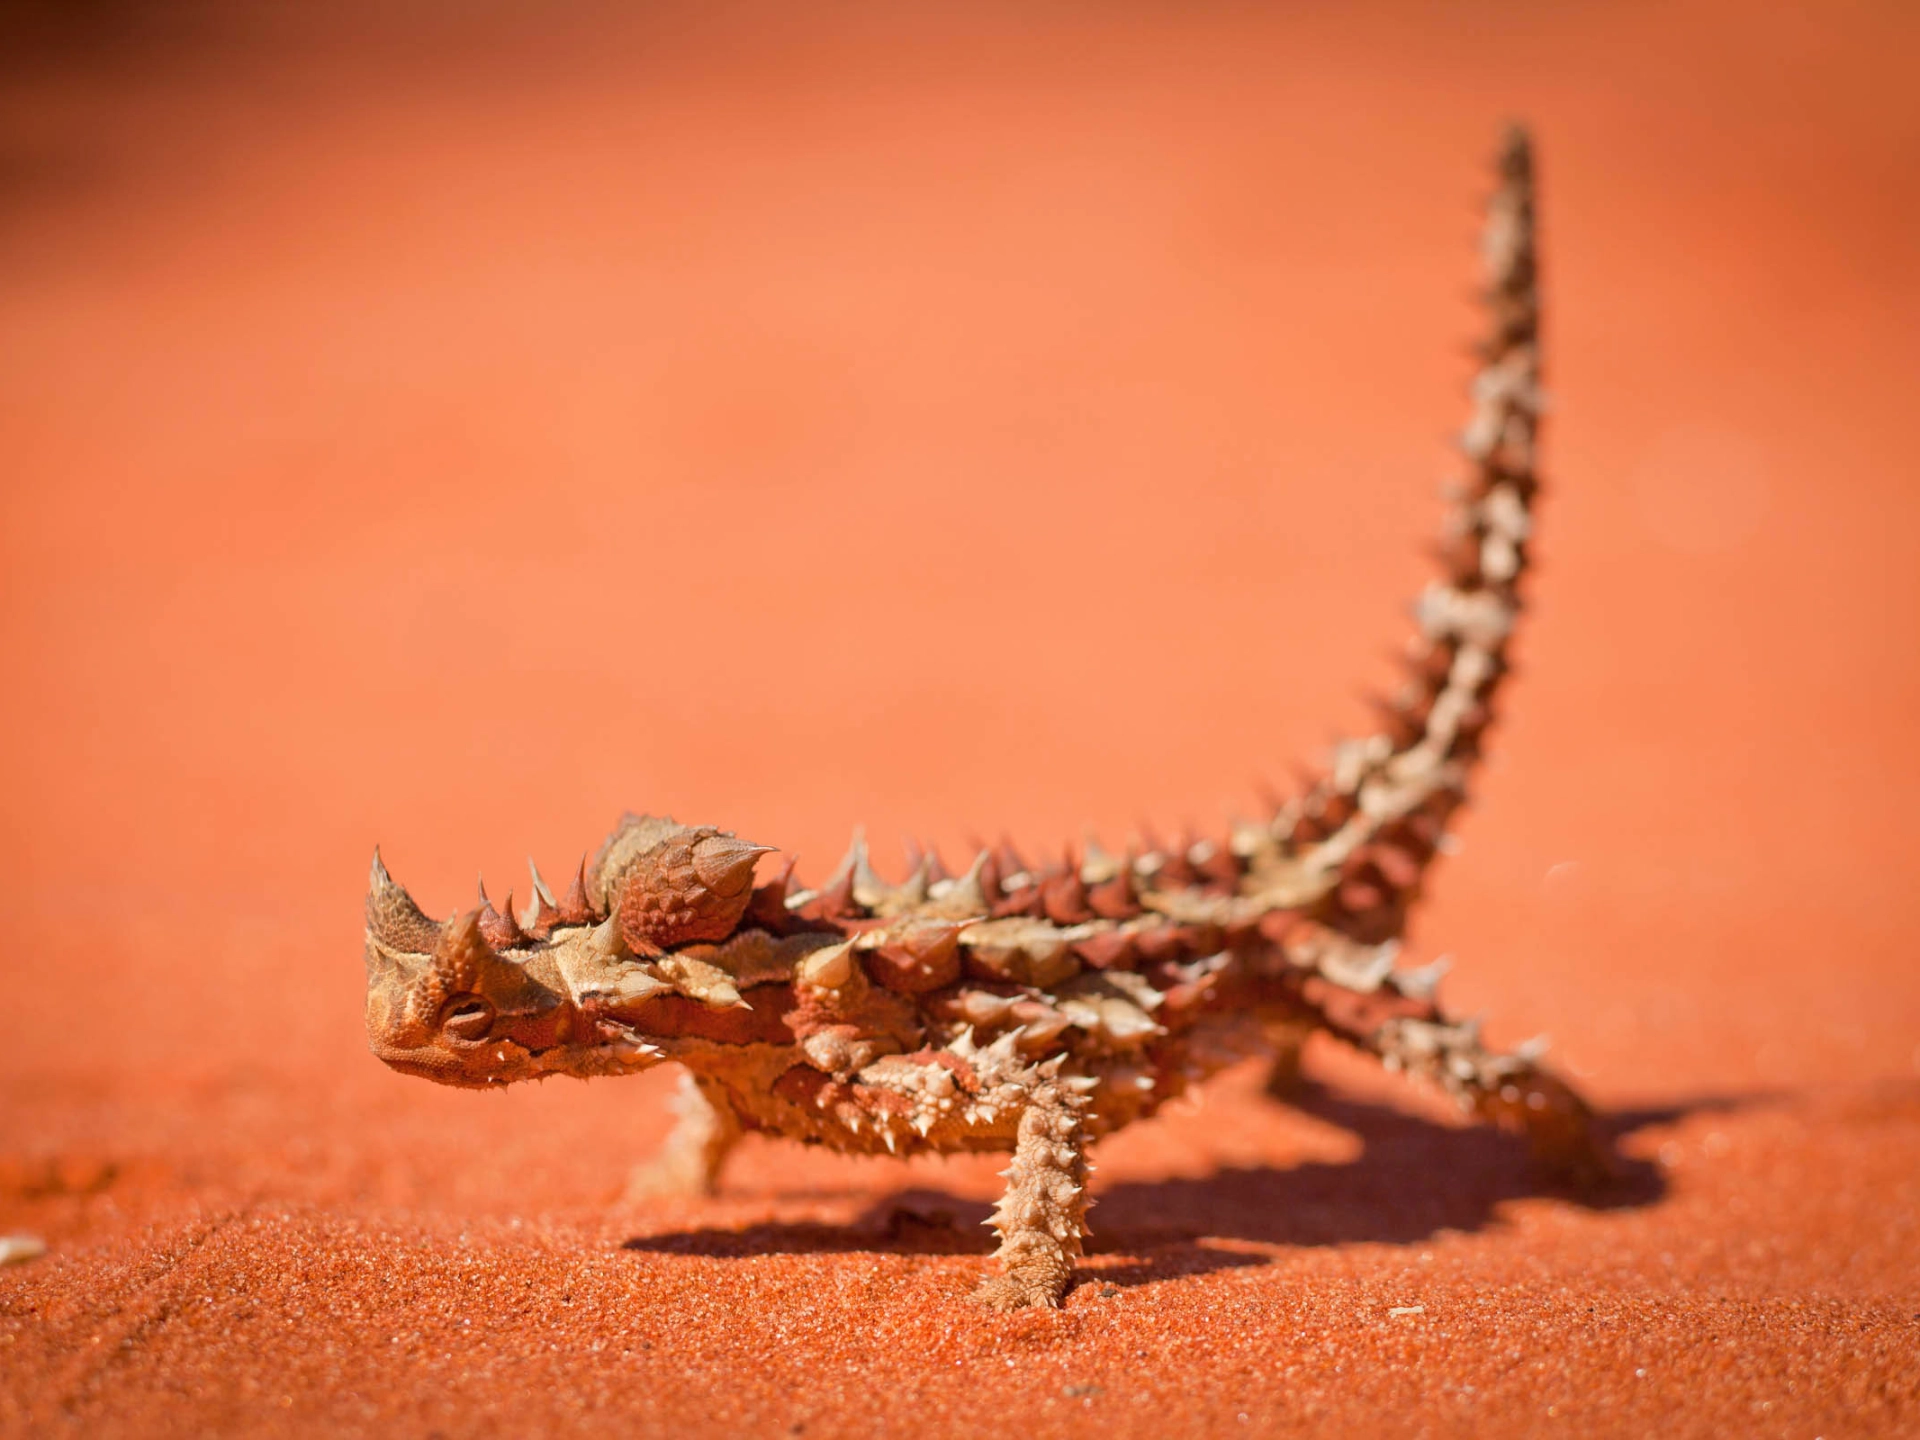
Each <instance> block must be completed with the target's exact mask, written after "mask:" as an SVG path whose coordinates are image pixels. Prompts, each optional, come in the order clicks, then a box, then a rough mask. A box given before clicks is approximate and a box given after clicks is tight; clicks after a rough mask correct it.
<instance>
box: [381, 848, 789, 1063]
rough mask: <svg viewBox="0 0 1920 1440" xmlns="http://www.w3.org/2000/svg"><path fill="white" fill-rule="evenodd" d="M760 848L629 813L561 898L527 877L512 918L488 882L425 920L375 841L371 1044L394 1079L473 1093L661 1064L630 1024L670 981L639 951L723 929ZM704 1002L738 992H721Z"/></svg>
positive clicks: (739, 905) (734, 917)
mask: <svg viewBox="0 0 1920 1440" xmlns="http://www.w3.org/2000/svg"><path fill="white" fill-rule="evenodd" d="M763 853H765V848H764V847H762V846H757V845H746V844H743V843H741V842H739V841H737V840H735V839H733V838H732V837H731V836H724V835H721V834H720V833H719V832H717V831H714V830H711V829H704V828H702V829H694V828H690V827H686V826H680V825H675V824H674V823H673V822H672V821H670V820H667V821H661V820H654V819H652V818H651V817H628V819H627V820H624V821H623V822H622V823H621V827H620V828H619V829H618V830H616V831H615V832H614V835H613V836H611V837H609V840H608V842H607V844H606V845H603V846H602V847H601V851H600V854H599V855H598V856H596V857H595V859H594V862H593V865H592V867H591V870H590V871H589V869H588V867H586V866H584V865H583V866H582V870H581V877H580V879H579V880H577V881H576V882H575V884H574V888H573V890H572V892H571V893H569V895H568V896H567V898H566V899H565V900H563V901H560V902H557V903H556V902H554V901H553V900H552V898H551V895H550V894H549V893H548V892H547V890H546V888H545V886H544V885H543V884H542V883H541V882H540V880H539V878H538V876H537V874H536V876H535V879H534V888H535V896H536V901H535V905H534V907H533V909H532V911H531V912H530V913H529V914H528V916H527V917H526V918H527V924H526V926H525V927H524V928H523V927H522V924H521V923H520V921H519V920H518V919H516V917H515V916H514V913H513V904H512V899H511V897H509V898H508V901H507V903H506V906H505V908H504V909H503V910H495V909H494V907H493V905H492V904H491V903H490V902H488V901H487V899H486V894H485V891H484V890H483V891H482V892H481V903H480V906H479V908H477V909H473V910H468V911H466V912H464V913H462V914H459V915H456V916H454V917H453V918H451V919H449V920H445V921H436V920H433V919H430V918H428V916H427V915H426V914H425V913H423V912H422V911H421V909H420V907H419V906H418V905H417V904H415V903H414V900H413V897H412V896H411V895H409V894H408V893H407V892H406V890H405V889H404V888H403V887H402V886H400V885H399V884H398V883H396V882H395V880H394V879H393V877H392V876H391V875H389V874H388V873H387V868H386V866H385V865H383V864H382V863H381V861H380V856H379V853H378V852H377V851H376V852H375V854H374V857H373V871H372V876H371V879H370V883H369V886H368V891H367V907H366V921H367V928H366V962H367V1044H368V1047H369V1048H370V1049H371V1050H372V1051H373V1053H374V1054H375V1055H377V1056H378V1057H379V1058H380V1059H381V1060H383V1061H385V1062H386V1063H387V1064H388V1065H390V1066H392V1067H393V1068H394V1069H396V1070H399V1071H401V1072H402V1073H403V1074H408V1075H417V1076H421V1077H423V1078H425V1079H428V1080H435V1081H438V1082H440V1083H441V1084H443V1085H461V1086H467V1087H470V1088H475V1089H484V1088H491V1087H494V1086H499V1085H508V1084H512V1083H513V1082H514V1081H516V1080H528V1079H535V1078H538V1077H541V1076H545V1075H551V1074H566V1075H575V1076H580V1077H586V1076H591V1075H609V1074H627V1073H630V1072H632V1071H634V1070H637V1069H644V1068H646V1067H647V1066H649V1065H652V1064H654V1063H657V1062H658V1061H660V1060H663V1059H665V1058H667V1057H666V1051H665V1050H664V1049H662V1048H661V1046H660V1045H658V1044H655V1043H652V1042H651V1041H649V1040H648V1038H647V1037H646V1036H645V1035H644V1034H643V1033H642V1032H641V1031H640V1030H637V1029H636V1028H635V1023H636V1022H637V1021H638V1020H639V1019H640V1014H641V1013H644V1012H643V1002H644V1001H645V1000H647V999H648V998H650V997H651V996H653V995H655V994H657V993H660V992H664V991H667V990H669V989H670V988H672V986H671V984H670V983H669V982H668V981H666V980H663V979H662V978H661V976H660V974H659V972H658V971H657V970H656V968H655V967H654V966H653V965H651V964H650V963H646V962H648V961H649V960H651V959H652V958H655V957H660V956H662V955H663V954H664V953H665V952H666V951H667V950H669V949H670V948H671V947H673V946H675V945H678V944H682V943H686V942H699V941H707V940H717V939H720V938H722V937H724V936H725V935H727V934H728V933H730V932H731V931H732V930H733V928H734V927H735V925H736V924H737V923H738V922H739V920H740V918H741V916H742V914H743V913H744V912H745V909H746V906H747V903H748V899H749V896H750V892H751V888H752V880H753V862H754V860H755V859H756V858H757V857H758V856H759V855H760V854H763ZM687 983H688V981H687V979H686V978H685V977H682V979H681V981H680V984H681V986H682V987H685V986H686V985H687ZM710 990H711V987H710ZM700 998H702V999H704V1000H707V1001H708V1003H710V1004H711V1003H718V1004H721V1005H726V1004H738V1003H739V997H738V995H737V994H734V993H733V992H732V991H731V989H730V988H724V987H722V988H720V989H718V990H711V993H708V992H701V993H700ZM636 1007H642V1009H641V1010H640V1011H639V1012H638V1013H637V1011H636Z"/></svg>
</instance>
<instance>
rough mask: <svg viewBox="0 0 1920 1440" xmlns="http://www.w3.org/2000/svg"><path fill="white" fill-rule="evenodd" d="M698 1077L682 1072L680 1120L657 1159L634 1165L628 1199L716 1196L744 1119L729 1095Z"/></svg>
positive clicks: (677, 1100) (676, 1103) (677, 1102)
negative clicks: (728, 1099)
mask: <svg viewBox="0 0 1920 1440" xmlns="http://www.w3.org/2000/svg"><path fill="white" fill-rule="evenodd" d="M710 1086H711V1082H710V1081H705V1080H702V1079H701V1078H700V1077H699V1076H697V1075H682V1076H681V1077H680V1088H679V1090H678V1091H676V1092H675V1093H674V1097H673V1109H674V1113H675V1114H676V1115H678V1116H679V1122H678V1123H677V1124H676V1125H675V1126H674V1127H673V1129H672V1131H671V1132H669V1134H668V1135H667V1138H666V1140H665V1141H664V1142H663V1143H662V1144H661V1146H660V1151H659V1153H658V1154H656V1155H655V1156H654V1157H653V1159H651V1160H649V1161H647V1162H646V1163H644V1164H642V1165H639V1166H637V1167H635V1169H634V1172H633V1175H632V1177H631V1178H630V1179H629V1180H628V1181H627V1190H626V1195H625V1198H626V1199H627V1200H629V1201H633V1200H644V1199H649V1198H652V1197H655V1196H661V1195H711V1194H713V1193H714V1191H715V1190H716V1189H718V1188H719V1182H720V1170H721V1167H722V1166H724V1165H725V1164H726V1163H727V1156H728V1155H730V1154H731V1153H732V1152H733V1147H734V1146H735V1145H736V1144H738V1143H739V1140H740V1133H741V1132H740V1121H739V1119H738V1117H737V1116H735V1114H734V1112H733V1106H732V1105H730V1104H729V1103H728V1102H727V1099H726V1096H725V1095H724V1094H721V1093H720V1092H718V1091H717V1090H713V1089H710Z"/></svg>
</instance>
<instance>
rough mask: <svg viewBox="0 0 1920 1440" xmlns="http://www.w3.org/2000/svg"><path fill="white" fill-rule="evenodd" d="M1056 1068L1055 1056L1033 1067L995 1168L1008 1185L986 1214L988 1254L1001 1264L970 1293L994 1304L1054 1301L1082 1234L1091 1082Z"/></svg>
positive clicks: (1013, 1307) (1069, 1275)
mask: <svg viewBox="0 0 1920 1440" xmlns="http://www.w3.org/2000/svg"><path fill="white" fill-rule="evenodd" d="M1059 1071H1060V1062H1059V1061H1057V1060H1054V1061H1050V1062H1048V1063H1047V1064H1045V1065H1041V1066H1039V1067H1037V1068H1036V1069H1035V1070H1034V1071H1032V1072H1031V1074H1032V1076H1033V1079H1032V1081H1031V1082H1030V1083H1029V1085H1028V1086H1027V1093H1026V1096H1025V1101H1024V1104H1023V1105H1022V1108H1021V1111H1020V1125H1019V1135H1018V1138H1017V1140H1016V1141H1015V1143H1014V1151H1013V1163H1012V1164H1011V1165H1009V1166H1008V1167H1007V1168H1006V1169H1005V1170H1003V1171H1002V1172H1001V1174H1003V1175H1004V1176H1005V1177H1006V1181H1007V1188H1006V1193H1005V1194H1003V1195H1002V1196H1001V1197H1000V1203H999V1205H998V1206H997V1207H995V1209H994V1212H993V1218H992V1219H991V1220H989V1221H988V1222H987V1223H988V1224H990V1225H992V1226H993V1228H994V1230H995V1232H996V1233H997V1234H998V1235H999V1236H1000V1248H999V1249H998V1250H996V1251H995V1252H994V1258H996V1259H997V1260H999V1261H1000V1263H1001V1267H1002V1268H1001V1273H1000V1274H998V1275H994V1276H990V1277H989V1278H988V1279H986V1280H984V1281H982V1282H981V1284H980V1287H979V1289H977V1290H975V1291H974V1293H973V1298H974V1299H975V1300H978V1301H979V1302H980V1303H981V1304H983V1305H987V1306H990V1307H991V1308H993V1309H995V1310H1019V1309H1025V1308H1028V1307H1040V1308H1049V1309H1050V1308H1052V1307H1054V1306H1056V1305H1058V1304H1059V1303H1060V1300H1061V1297H1062V1296H1064V1295H1065V1294H1066V1292H1067V1284H1068V1282H1069V1281H1070V1280H1071V1279H1072V1276H1073V1262H1074V1260H1075V1259H1076V1258H1077V1257H1078V1256H1079V1255H1080V1253H1081V1245H1082V1242H1083V1240H1084V1238H1085V1236H1086V1234H1087V1223H1086V1213H1087V1205H1088V1200H1087V1171H1088V1168H1089V1167H1088V1165H1087V1160H1086V1140H1087V1137H1086V1132H1085V1127H1084V1125H1083V1118H1084V1112H1085V1110H1086V1105H1087V1101H1086V1095H1085V1091H1086V1089H1088V1088H1091V1082H1086V1081H1080V1080H1078V1079H1076V1078H1075V1077H1072V1076H1062V1075H1061V1074H1060V1073H1059Z"/></svg>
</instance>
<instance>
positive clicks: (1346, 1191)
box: [622, 1084, 1767, 1285]
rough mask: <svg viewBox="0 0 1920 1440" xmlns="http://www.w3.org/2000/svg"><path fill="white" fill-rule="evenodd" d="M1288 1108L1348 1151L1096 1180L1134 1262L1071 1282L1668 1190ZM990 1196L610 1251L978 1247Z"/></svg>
mask: <svg viewBox="0 0 1920 1440" xmlns="http://www.w3.org/2000/svg"><path fill="white" fill-rule="evenodd" d="M1766 1100H1767V1097H1764V1096H1741V1097H1732V1098H1727V1097H1705V1098H1701V1099H1697V1100H1690V1101H1682V1102H1677V1103H1675V1104H1672V1105H1667V1106H1662V1107H1660V1108H1657V1109H1645V1110H1630V1111H1616V1112H1613V1113H1611V1114H1608V1115H1605V1116H1603V1117H1601V1123H1602V1125H1603V1127H1604V1129H1605V1131H1606V1133H1607V1134H1608V1135H1609V1136H1610V1137H1611V1138H1612V1139H1613V1140H1614V1141H1616V1142H1617V1141H1618V1140H1620V1139H1621V1138H1623V1137H1624V1136H1627V1135H1630V1134H1632V1133H1633V1132H1634V1131H1636V1130H1640V1129H1644V1128H1646V1127H1648V1126H1653V1125H1666V1124H1671V1123H1673V1122H1674V1121H1677V1120H1680V1119H1683V1118H1685V1117H1686V1116H1689V1115H1694V1114H1701V1113H1710V1112H1715V1111H1729V1110H1738V1109H1745V1108H1747V1107H1749V1106H1751V1105H1755V1104H1764V1103H1766ZM1289 1103H1290V1104H1292V1105H1294V1106H1295V1107H1296V1108H1298V1109H1300V1110H1302V1111H1305V1112H1306V1113H1307V1114H1310V1115H1314V1116H1316V1117H1318V1118H1319V1119H1322V1120H1325V1121H1327V1122H1329V1123H1331V1124H1334V1125H1338V1126H1340V1127H1342V1128H1343V1129H1346V1130H1348V1131H1350V1132H1351V1133H1352V1134H1354V1135H1356V1136H1358V1137H1359V1138H1360V1140H1361V1141H1362V1142H1363V1143H1364V1148H1363V1149H1362V1151H1361V1153H1360V1154H1359V1155H1358V1156H1357V1157H1356V1158H1354V1159H1352V1160H1349V1161H1342V1162H1338V1163H1328V1162H1324V1161H1309V1162H1306V1163H1304V1164H1300V1165H1295V1166H1289V1167H1285V1168H1280V1167H1270V1166H1258V1167H1230V1168H1226V1169H1222V1170H1218V1171H1216V1172H1215V1173H1213V1174H1212V1175H1209V1176H1206V1177H1204V1178H1201V1179H1176V1180H1155V1181H1130V1182H1124V1183H1121V1184H1118V1185H1114V1186H1111V1187H1109V1188H1106V1189H1103V1190H1101V1191H1100V1192H1099V1195H1098V1206H1097V1208H1096V1210H1095V1211H1094V1215H1093V1224H1094V1234H1093V1235H1092V1236H1091V1237H1090V1238H1089V1241H1088V1245H1087V1251H1088V1253H1089V1254H1091V1255H1125V1256H1130V1257H1136V1260H1137V1263H1133V1264H1126V1265H1109V1266H1103V1267H1102V1268H1101V1269H1100V1270H1099V1271H1098V1272H1097V1274H1094V1275H1090V1276H1088V1277H1087V1281H1086V1282H1083V1283H1097V1284H1103V1285H1135V1284H1142V1283H1145V1282H1147V1281H1149V1280H1162V1279H1167V1278H1170V1277H1172V1276H1175V1275H1189V1274H1196V1273H1200V1272H1203V1271H1209V1270H1218V1269H1227V1268H1236V1267H1241V1266H1248V1265H1262V1264H1266V1263H1267V1262H1268V1261H1269V1259H1270V1258H1271V1256H1270V1255H1269V1254H1268V1253H1267V1251H1266V1250H1264V1249H1260V1250H1242V1249H1236V1248H1234V1242H1243V1243H1247V1244H1252V1245H1257V1246H1262V1247H1266V1246H1311V1245H1341V1244H1349V1243H1372V1244H1388V1245H1407V1244H1413V1243H1415V1242H1418V1241H1421V1240H1427V1239H1431V1238H1432V1237H1434V1236H1436V1235H1438V1234H1440V1233H1442V1232H1444V1231H1459V1232H1466V1233H1472V1232H1474V1231H1478V1230H1481V1229H1484V1228H1486V1227H1487V1226H1488V1225H1489V1224H1491V1223H1493V1222H1494V1220H1495V1219H1496V1218H1497V1215H1498V1211H1499V1207H1500V1206H1501V1205H1502V1204H1503V1203H1505V1202H1507V1201H1510V1200H1524V1199H1530V1198H1538V1197H1552V1198H1558V1199H1563V1200H1565V1201H1567V1202H1568V1203H1569V1204H1574V1205H1578V1206H1580V1207H1581V1208H1583V1209H1588V1210H1625V1209H1636V1208H1640V1207H1643V1206H1647V1205H1652V1204H1654V1203H1656V1202H1657V1201H1659V1200H1660V1199H1661V1198H1662V1197H1663V1196H1664V1195H1665V1193H1666V1182H1665V1180H1664V1179H1663V1178H1662V1176H1661V1174H1660V1170H1659V1167H1658V1166H1656V1165H1654V1164H1653V1163H1652V1162H1650V1161H1646V1160H1638V1159H1633V1158H1631V1157H1628V1156H1624V1155H1619V1154H1617V1153H1616V1156H1615V1161H1614V1164H1615V1172H1616V1173H1615V1178H1614V1179H1613V1181H1612V1182H1611V1183H1610V1184H1608V1185H1607V1186H1606V1187H1604V1188H1603V1189H1601V1190H1599V1191H1595V1192H1582V1191H1575V1190H1571V1189H1569V1188H1567V1187H1565V1186H1563V1185H1560V1184H1557V1183H1555V1182H1554V1181H1553V1180H1552V1179H1550V1178H1549V1177H1547V1176H1545V1175H1543V1174H1542V1173H1541V1172H1540V1171H1539V1169H1538V1168H1537V1167H1536V1166H1535V1165H1534V1164H1533V1163H1532V1161H1531V1160H1530V1159H1529V1157H1528V1154H1527V1149H1526V1145H1525V1143H1524V1142H1523V1141H1522V1140H1520V1139H1519V1138H1517V1137H1515V1136H1511V1135H1507V1134H1503V1133H1501V1132H1500V1131H1497V1130H1493V1129H1490V1128H1487V1127H1484V1126H1479V1127H1471V1128H1455V1127H1452V1126H1448V1125H1438V1124H1435V1123H1433V1122H1432V1121H1429V1120H1425V1119H1422V1118H1420V1117H1418V1116H1415V1115H1409V1114H1406V1113H1404V1112H1402V1111H1399V1110H1394V1109H1390V1108H1388V1107H1386V1106H1382V1105H1374V1104H1369V1103H1366V1102H1364V1101H1358V1100H1353V1099H1349V1098H1346V1097H1343V1096H1340V1095H1337V1094H1335V1093H1333V1092H1331V1091H1329V1090H1326V1089H1324V1088H1322V1087H1320V1086H1318V1085H1313V1084H1307V1085H1303V1086H1302V1088H1301V1090H1300V1091H1299V1092H1298V1093H1296V1094H1294V1095H1291V1096H1289ZM991 1208H992V1207H991V1206H990V1205H989V1204H986V1203H984V1202H981V1201H978V1200H973V1199H969V1198H964V1197H960V1196H955V1195H950V1194H948V1193H946V1192H944V1191H941V1190H934V1189H926V1188H911V1189H903V1190H899V1191H896V1192H894V1193H893V1194H890V1195H886V1196H883V1197H881V1198H880V1199H879V1200H878V1201H876V1202H875V1203H874V1204H873V1205H872V1206H870V1207H869V1208H868V1210H867V1211H866V1213H865V1214H863V1215H861V1216H860V1217H859V1218H858V1219H857V1220H855V1221H854V1223H852V1224H851V1225H846V1226H835V1225H820V1224H764V1225H751V1226H747V1227H745V1228H744V1229H693V1230H682V1231H671V1232H667V1233H664V1234H658V1235H646V1236H636V1237H635V1238H633V1239H630V1240H628V1241H626V1242H625V1244H624V1245H623V1247H622V1248H623V1249H627V1250H644V1251H650V1252H654V1253H659V1254H672V1255H752V1254H766V1253H770V1252H772V1253H786V1254H794V1253H809V1252H811V1253H819V1252H843V1251H844V1252H860V1251H867V1252H875V1251H877V1252H891V1253H897V1254H938V1255H972V1254H985V1253H987V1251H988V1250H990V1249H991V1244H990V1237H989V1234H988V1232H987V1230H986V1229H985V1228H983V1223H982V1222H984V1221H985V1220H986V1218H987V1215H988V1213H989V1211H990V1210H991Z"/></svg>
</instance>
